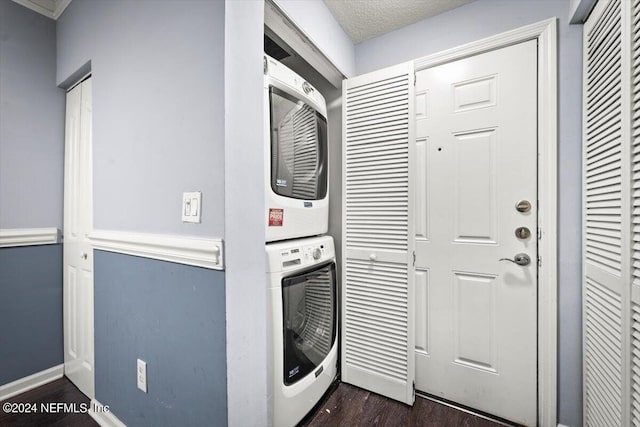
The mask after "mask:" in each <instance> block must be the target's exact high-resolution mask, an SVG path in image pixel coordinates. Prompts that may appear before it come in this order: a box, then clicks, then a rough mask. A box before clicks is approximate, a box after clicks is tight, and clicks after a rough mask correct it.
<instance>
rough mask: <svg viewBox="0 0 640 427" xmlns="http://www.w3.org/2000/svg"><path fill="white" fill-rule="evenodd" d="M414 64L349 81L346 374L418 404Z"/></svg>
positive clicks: (345, 135)
mask: <svg viewBox="0 0 640 427" xmlns="http://www.w3.org/2000/svg"><path fill="white" fill-rule="evenodd" d="M413 88H414V86H413V63H405V64H400V65H397V66H394V67H389V68H386V69H383V70H379V71H375V72H372V73H369V74H365V75H362V76H358V77H354V78H351V79H348V80H345V82H344V84H343V100H344V104H343V105H344V115H343V117H344V126H343V141H344V168H343V185H344V192H343V209H344V211H343V218H344V225H345V226H344V228H343V238H342V241H343V245H344V250H343V252H342V254H343V255H342V256H343V269H342V317H341V322H342V347H341V351H342V352H341V355H342V357H341V360H342V380H343V381H344V382H346V383H349V384H354V385H357V386H359V387H362V388H365V389H367V390H371V391H374V392H376V393H379V394H382V395H384V396H387V397H390V398H392V399H396V400H399V401H401V402H404V403H407V404H410V405H412V404H413V402H414V389H413V383H414V369H415V368H414V366H415V357H414V342H413V340H414V337H415V335H414V319H413V303H412V301H413V277H414V275H413V270H412V269H413V239H410V238H409V237H410V236H411V235H412V234H413V222H412V221H411V219H410V218H411V215H410V214H411V209H412V204H411V203H412V197H411V196H412V194H411V192H412V191H413V190H412V189H413V185H412V175H411V173H412V170H411V168H410V162H409V159H410V158H411V156H412V152H413V144H412V143H411V142H412V141H413V135H414V121H413V120H411V119H410V118H411V117H413V98H414V97H413Z"/></svg>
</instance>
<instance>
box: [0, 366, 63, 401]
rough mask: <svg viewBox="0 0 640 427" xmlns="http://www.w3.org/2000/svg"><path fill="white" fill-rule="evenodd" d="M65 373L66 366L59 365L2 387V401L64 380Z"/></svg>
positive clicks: (0, 394)
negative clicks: (58, 380)
mask: <svg viewBox="0 0 640 427" xmlns="http://www.w3.org/2000/svg"><path fill="white" fill-rule="evenodd" d="M63 373H64V365H58V366H54V367H53V368H49V369H45V370H44V371H40V372H36V373H35V374H32V375H29V376H28V377H24V378H20V379H19V380H15V381H13V382H10V383H8V384H5V385H3V386H0V401H2V400H7V399H10V398H12V397H13V396H16V395H18V394H21V393H24V392H25V391H29V390H31V389H34V388H36V387H40V386H41V385H45V384H47V383H50V382H51V381H55V380H57V379H59V378H62V374H63Z"/></svg>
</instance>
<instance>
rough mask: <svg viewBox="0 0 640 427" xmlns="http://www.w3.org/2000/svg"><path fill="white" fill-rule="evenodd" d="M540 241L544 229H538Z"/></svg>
mask: <svg viewBox="0 0 640 427" xmlns="http://www.w3.org/2000/svg"><path fill="white" fill-rule="evenodd" d="M538 240H542V228H538Z"/></svg>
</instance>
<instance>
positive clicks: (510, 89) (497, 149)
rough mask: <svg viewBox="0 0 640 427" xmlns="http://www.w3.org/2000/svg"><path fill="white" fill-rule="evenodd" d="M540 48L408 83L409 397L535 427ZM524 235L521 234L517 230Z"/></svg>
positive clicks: (482, 58) (462, 64) (496, 55)
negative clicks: (412, 118)
mask: <svg viewBox="0 0 640 427" xmlns="http://www.w3.org/2000/svg"><path fill="white" fill-rule="evenodd" d="M536 76H537V44H536V41H528V42H524V43H520V44H517V45H514V46H510V47H506V48H502V49H499V50H495V51H491V52H488V53H484V54H481V55H477V56H473V57H469V58H466V59H462V60H458V61H454V62H450V63H447V64H444V65H439V66H436V67H433V68H430V69H426V70H423V71H419V72H418V73H417V75H416V94H415V97H416V175H417V178H416V187H417V188H416V192H417V200H418V201H417V206H416V215H415V221H416V224H415V227H416V234H415V235H416V279H415V283H416V285H415V286H416V299H415V301H416V389H418V390H420V391H424V392H427V393H430V394H434V395H437V396H440V397H443V398H446V399H449V400H452V401H455V402H458V403H461V404H463V405H466V406H470V407H472V408H475V409H478V410H481V411H484V412H488V413H490V414H494V415H497V416H499V417H502V418H505V419H508V420H512V421H516V422H519V423H523V424H526V425H535V424H536V419H537V415H536V414H537V404H536V401H537V388H536V387H537V386H536V382H537V344H536V342H537V319H536V316H537V289H536V287H537V203H536V198H537V184H536V181H537V162H536V158H537V155H536V153H537V148H536V145H537V136H536V128H537V122H536V111H537V105H536V103H537V96H536V93H537V78H536ZM523 227H524V228H523Z"/></svg>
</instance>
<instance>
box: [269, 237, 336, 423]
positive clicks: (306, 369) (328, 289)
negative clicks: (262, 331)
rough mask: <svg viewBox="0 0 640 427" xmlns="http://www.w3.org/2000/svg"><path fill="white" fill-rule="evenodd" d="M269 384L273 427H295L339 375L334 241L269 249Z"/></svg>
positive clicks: (274, 245) (277, 245) (303, 241)
mask: <svg viewBox="0 0 640 427" xmlns="http://www.w3.org/2000/svg"><path fill="white" fill-rule="evenodd" d="M266 251H267V262H268V271H267V279H268V283H269V299H270V306H269V317H270V328H269V330H270V336H269V338H270V343H271V346H272V347H271V361H270V369H269V374H270V384H271V396H270V401H271V402H272V408H271V413H272V419H273V426H274V427H290V426H294V425H296V424H297V423H298V422H299V421H300V420H301V419H302V418H304V416H305V415H307V413H308V412H309V411H310V410H311V409H312V408H313V407H314V406H315V405H316V404H317V403H318V402H319V401H320V398H321V397H322V395H323V394H324V393H325V392H326V391H327V389H328V388H329V386H330V385H331V383H332V382H333V380H334V379H335V378H336V375H337V358H338V345H337V331H338V322H337V319H338V317H337V294H336V292H337V290H336V285H337V281H336V280H337V279H336V262H335V251H334V245H333V238H332V237H330V236H321V237H311V238H306V239H298V240H291V241H286V242H279V243H271V244H268V245H266Z"/></svg>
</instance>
